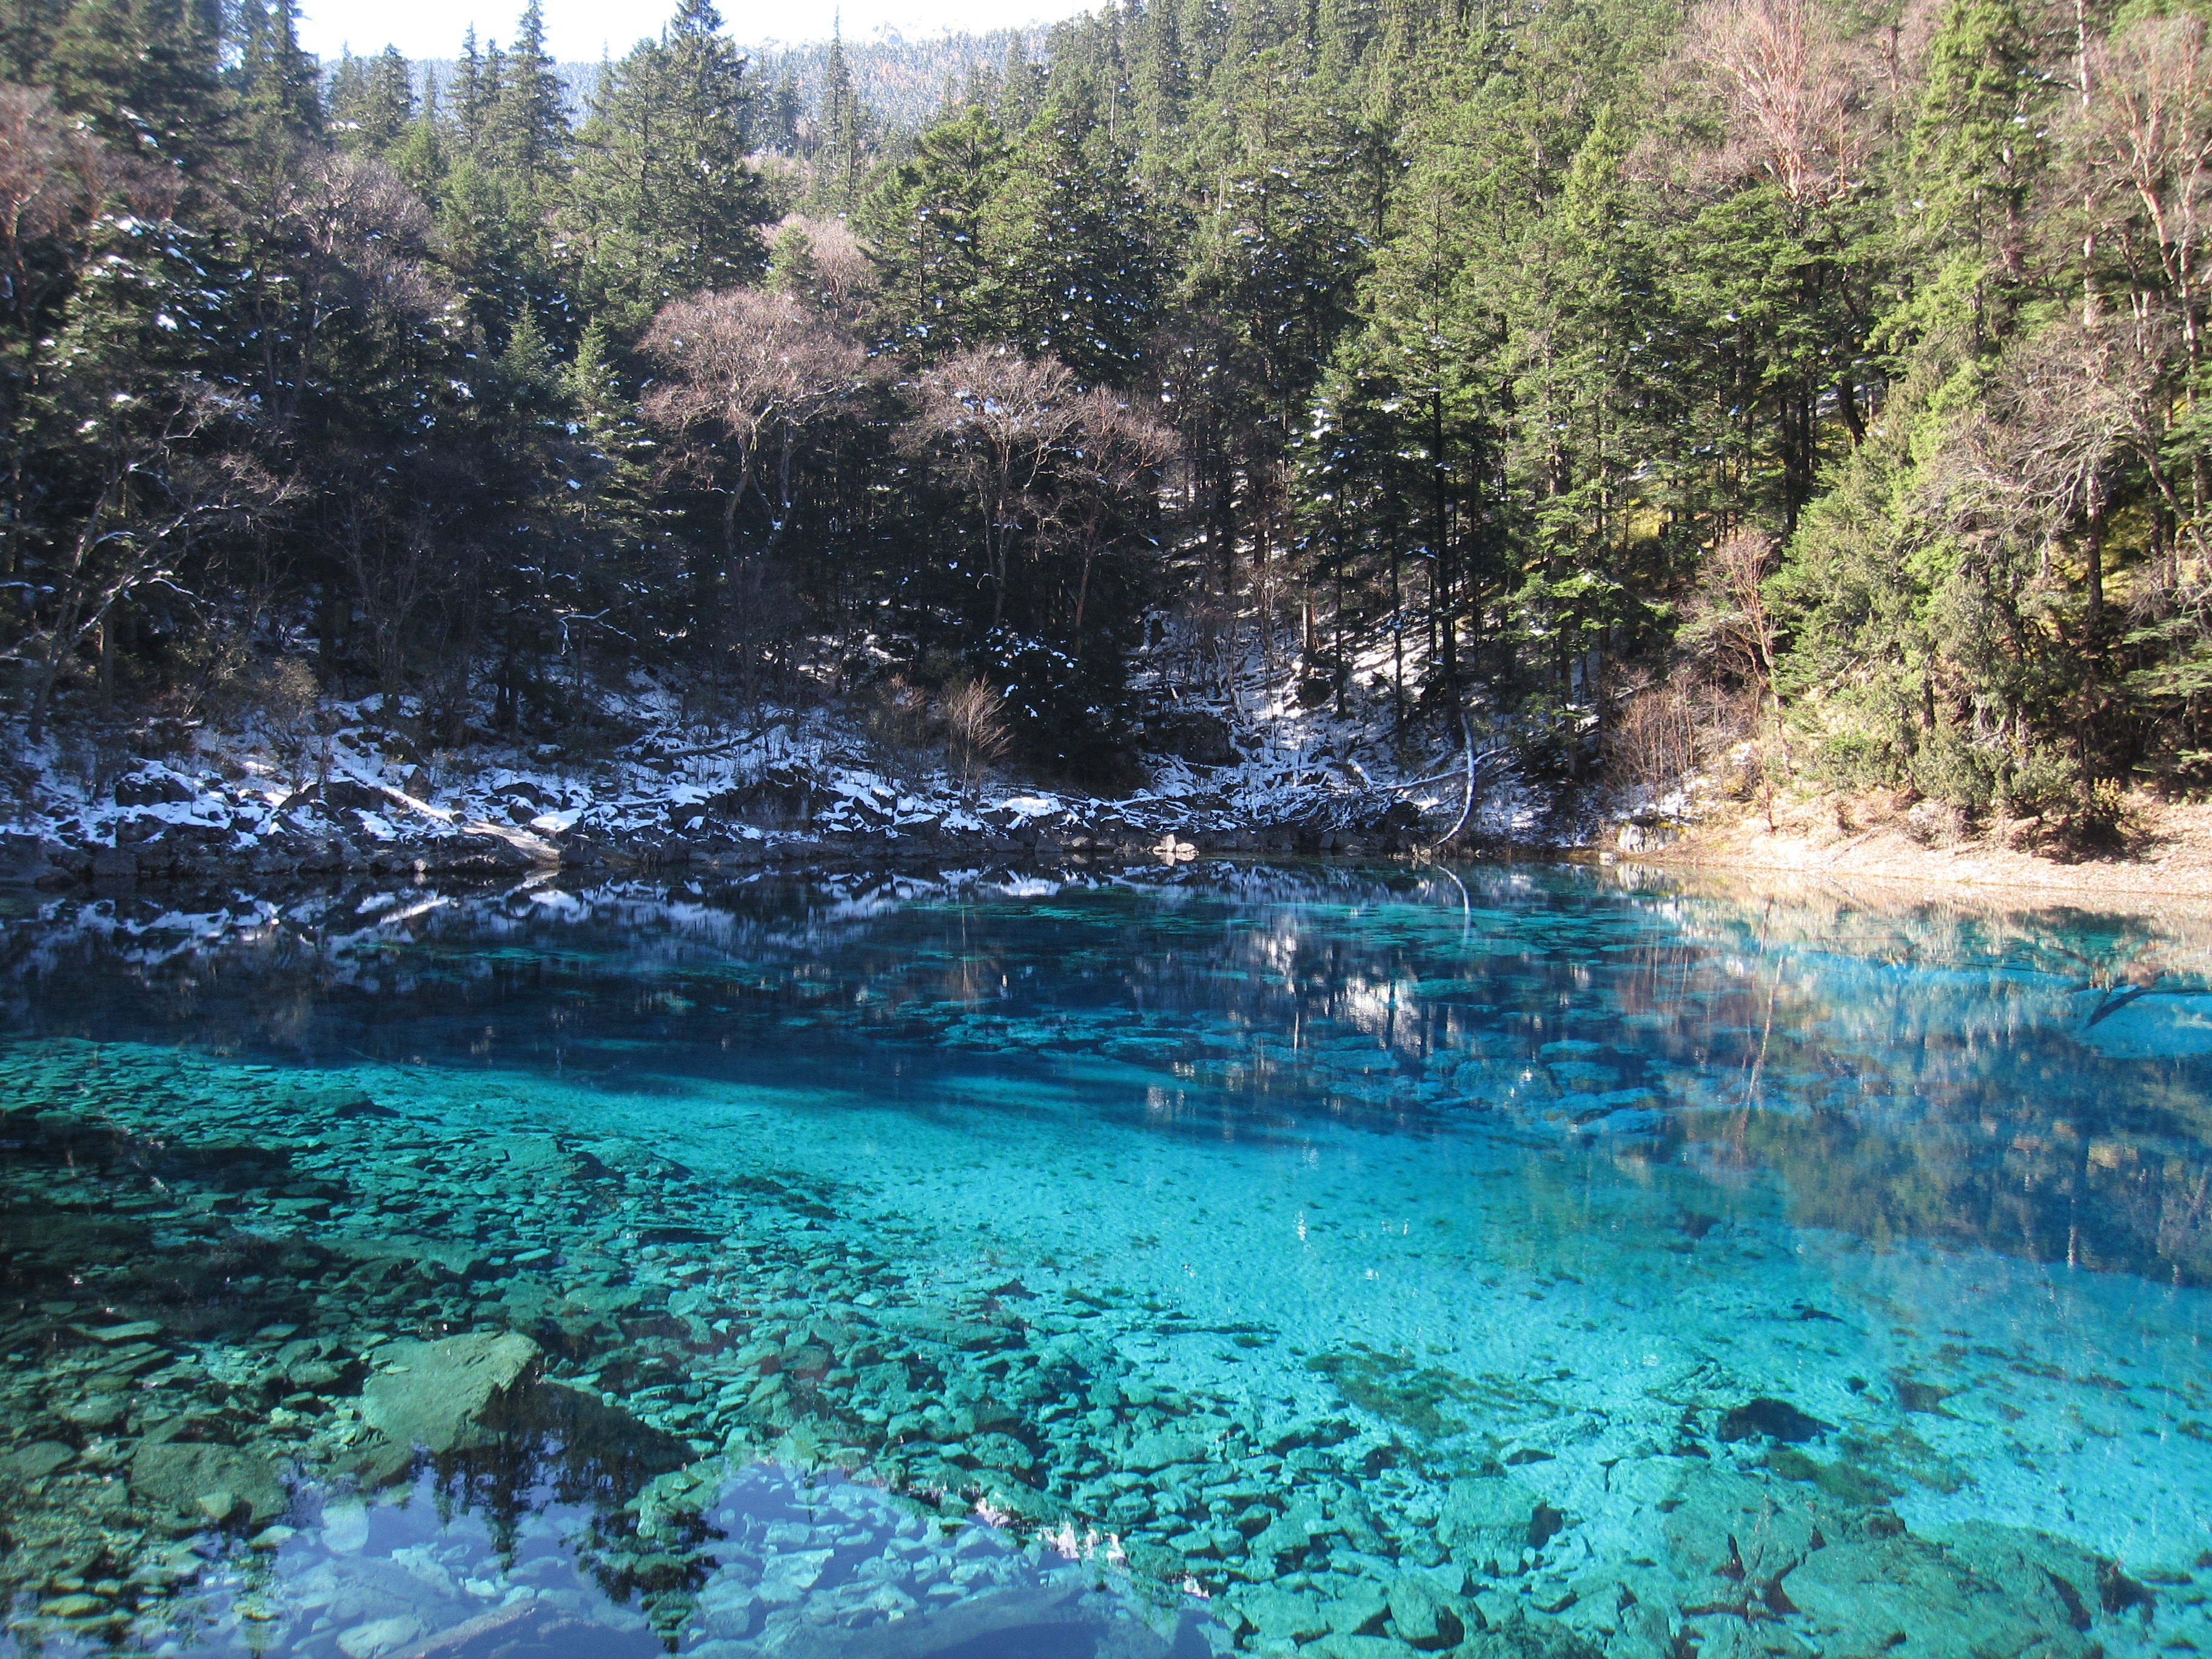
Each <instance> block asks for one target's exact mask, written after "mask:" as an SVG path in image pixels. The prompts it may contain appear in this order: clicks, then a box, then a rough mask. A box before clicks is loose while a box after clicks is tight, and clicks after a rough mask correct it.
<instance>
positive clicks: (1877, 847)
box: [1623, 791, 2212, 904]
mask: <svg viewBox="0 0 2212 1659" xmlns="http://www.w3.org/2000/svg"><path fill="white" fill-rule="evenodd" d="M1623 856H1625V857H1626V856H1632V857H1634V858H1635V859H1636V860H1638V862H1640V863H1646V864H1660V865H1692V866H1707V867H1735V868H1742V869H1760V870H1788V871H1796V872H1804V873H1808V874H1817V875H1823V876H1835V877H1844V876H1856V877H1863V878H1874V879H1880V880H1885V881H1907V882H1917V883H1936V884H1948V885H1950V886H1954V887H1955V886H1989V887H2019V888H2041V889H2046V890H2056V891H2067V892H2075V893H2083V894H2111V895H2122V894H2125V895H2130V896H2136V897H2145V898H2160V899H2172V900H2173V901H2175V902H2187V903H2191V904H2203V903H2206V902H2212V804H2197V803H2186V802H2174V801H2160V800H2157V799H2154V798H2152V797H2150V796H2148V795H2132V794H2131V795H2129V796H2127V797H2125V798H2124V800H2123V801H2122V802H2121V803H2120V810H2119V811H2118V812H2117V813H2116V814H2115V815H2114V818H2113V821H2112V823H2111V825H2110V827H2109V829H2105V830H2103V831H2102V832H2101V833H2100V834H2098V835H2095V836H2087V837H2084V836H2074V835H2067V834H2061V833H2059V832H2058V831H2057V830H2056V829H2054V828H2053V827H2052V826H2050V825H2048V824H2045V823H2042V822H2039V821H2037V820H2027V819H2023V820H2003V819H1999V820H1996V821H1994V822H1990V823H1982V824H1971V823H1967V822H1966V821H1965V820H1964V818H1963V817H1960V815H1959V814H1957V813H1956V812H1955V811H1951V810H1950V809H1947V808H1944V807H1942V806H1941V805H1939V804H1937V803H1934V802H1929V801H1923V800H1920V799H1917V798H1916V797H1914V796H1911V795H1895V794H1891V793H1887V792H1881V791H1877V792H1874V793H1867V794H1858V795H1822V796H1817V797H1814V798H1811V799H1802V800H1792V801H1784V800H1781V799H1778V800H1777V801H1776V802H1775V803H1774V805H1773V808H1772V823H1771V827H1770V825H1769V821H1768V812H1767V810H1766V808H1765V806H1763V805H1760V804H1759V803H1758V802H1755V801H1754V802H1748V803H1744V804H1741V805H1738V804H1735V803H1730V804H1729V805H1728V806H1726V807H1725V808H1723V810H1721V811H1717V812H1715V813H1713V814H1712V815H1711V816H1709V817H1706V818H1705V820H1704V821H1703V822H1702V823H1698V824H1696V825H1694V826H1692V827H1691V828H1690V829H1686V830H1685V831H1684V832H1683V834H1682V836H1681V837H1680V839H1679V840H1678V841H1676V842H1674V843H1673V844H1672V845H1670V846H1668V847H1665V848H1656V849H1652V850H1647V851H1644V852H1640V853H1637V854H1624V855H1623Z"/></svg>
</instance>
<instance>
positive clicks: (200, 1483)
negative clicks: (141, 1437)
mask: <svg viewBox="0 0 2212 1659" xmlns="http://www.w3.org/2000/svg"><path fill="white" fill-rule="evenodd" d="M131 1490H132V1491H133V1492H137V1494H139V1496H141V1497H142V1498H146V1499H148V1500H149V1501H151V1502H154V1503H156V1504H165V1505H167V1507H168V1508H170V1509H173V1510H177V1511H179V1513H182V1514H185V1515H191V1516H194V1517H195V1518H198V1517H200V1516H205V1517H206V1518H207V1519H209V1520H211V1521H215V1522H224V1521H228V1520H231V1519H233V1518H234V1517H235V1516H238V1515H239V1514H240V1512H243V1513H244V1515H245V1516H246V1518H247V1519H249V1520H251V1521H252V1522H254V1523H255V1524H257V1525H258V1524H261V1523H263V1522H268V1521H271V1520H274V1519H275V1518H276V1516H280V1515H282V1514H283V1512H284V1510H285V1507H286V1498H285V1496H284V1488H283V1486H282V1484H280V1483H279V1481H278V1480H277V1478H276V1469H275V1468H274V1467H272V1466H271V1464H270V1461H269V1460H268V1458H267V1457H265V1456H264V1455H262V1454H261V1453H259V1452H258V1451H255V1450H252V1449H248V1448H245V1447H240V1446H218V1445H204V1444H199V1443H191V1442H185V1441H179V1440H162V1441H149V1442H148V1443H143V1444H142V1445H141V1446H140V1447H139V1448H138V1451H137V1455H135V1456H134V1457H132V1458H131Z"/></svg>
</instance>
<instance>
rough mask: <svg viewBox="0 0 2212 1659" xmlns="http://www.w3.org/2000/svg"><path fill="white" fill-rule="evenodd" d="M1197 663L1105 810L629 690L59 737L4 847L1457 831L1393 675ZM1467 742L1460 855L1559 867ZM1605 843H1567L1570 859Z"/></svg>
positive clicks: (1158, 704) (1502, 773)
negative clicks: (1311, 695)
mask: <svg viewBox="0 0 2212 1659" xmlns="http://www.w3.org/2000/svg"><path fill="white" fill-rule="evenodd" d="M1191 660H1195V659H1194V658H1192V657H1190V656H1189V655H1188V653H1185V655H1184V658H1183V659H1182V666H1181V667H1179V666H1178V659H1177V647H1176V645H1175V642H1174V641H1173V640H1172V639H1171V638H1170V640H1169V641H1168V643H1167V644H1166V645H1165V646H1164V647H1161V648H1160V649H1158V651H1157V652H1156V653H1154V655H1153V658H1152V659H1151V660H1150V661H1149V662H1148V663H1146V665H1140V667H1139V671H1138V674H1137V677H1136V679H1137V684H1136V688H1135V689H1136V690H1137V691H1138V693H1139V696H1140V697H1141V698H1142V699H1144V700H1145V701H1146V702H1147V703H1148V704H1149V705H1150V706H1152V707H1153V708H1156V709H1158V710H1160V711H1162V712H1163V714H1164V719H1161V720H1154V721H1152V723H1151V725H1150V726H1149V727H1148V730H1147V732H1146V741H1148V742H1151V741H1155V739H1157V752H1149V753H1145V754H1144V755H1143V756H1142V764H1143V769H1144V771H1145V773H1146V776H1147V779H1148V781H1146V783H1145V784H1144V785H1143V786H1141V787H1136V788H1133V789H1131V790H1129V791H1127V792H1126V793H1118V794H1115V795H1112V796H1110V797H1108V796H1100V795H1096V794H1091V793H1083V792H1080V791H1072V790H1069V789H1066V788H1054V787H1047V786H1046V785H1044V784H1043V783H1042V781H1039V780H1038V779H1036V778H1033V777H1031V778H1024V777H1021V776H1018V775H1012V774H1010V773H1007V772H1006V771H1004V770H1000V771H994V772H991V773H989V774H987V775H981V776H978V777H975V778H972V779H963V777H962V776H961V775H960V774H959V773H958V771H957V769H955V768H954V767H953V766H952V765H951V763H950V762H949V758H948V757H947V756H946V754H945V752H944V751H943V750H942V749H941V748H940V749H936V750H920V751H911V750H909V751H901V750H895V749H893V748H890V747H888V746H886V745H885V744H882V743H880V742H878V741H876V740H875V739H873V738H871V737H870V736H869V735H868V733H867V730H866V719H865V710H863V709H862V708H858V707H850V706H844V705H841V704H839V703H837V702H830V701H825V702H821V703H819V704H817V705H816V706H813V707H811V708H796V707H780V706H774V705H766V706H761V707H758V708H754V709H752V710H750V711H749V712H748V713H747V714H746V715H745V716H744V718H742V719H739V720H700V719H698V718H696V717H690V716H687V714H686V713H685V711H684V708H683V706H682V705H681V703H680V702H679V701H678V699H677V698H676V697H675V696H673V695H672V694H671V692H670V691H669V690H667V689H666V688H665V687H663V686H661V685H659V684H656V683H654V682H653V681H652V680H650V679H649V678H645V677H643V676H639V677H635V678H633V680H632V681H631V683H630V684H628V685H626V686H623V687H619V688H612V689H609V690H603V691H602V692H600V693H599V696H598V697H597V699H596V701H597V703H598V707H597V708H595V709H594V710H593V711H592V713H593V714H594V716H595V719H594V720H593V726H594V729H596V730H598V731H599V732H610V731H611V732H623V733H625V734H627V735H626V736H625V737H624V738H623V740H621V741H619V742H611V741H608V740H606V739H605V738H600V739H599V740H598V742H597V743H596V744H578V745H575V746H565V747H564V746H563V745H562V744H554V743H547V742H543V741H536V742H533V741H530V740H527V739H518V740H515V741H513V742H511V743H506V744H500V743H490V744H486V743H483V742H477V743H474V744H471V746H470V747H469V748H468V749H466V750H462V751H458V752H456V751H447V750H436V749H435V748H430V747H428V746H427V745H423V744H418V743H417V742H416V741H414V740H413V739H412V738H411V736H410V733H411V732H414V731H415V730H416V729H418V721H419V720H420V716H421V713H422V711H421V709H420V708H419V707H418V706H417V705H416V704H415V702H413V701H412V700H410V699H398V700H396V702H386V700H384V699H381V698H377V697H371V698H364V699H361V700H359V701H353V702H343V701H328V702H325V703H324V704H323V705H322V706H321V708H320V709H319V720H318V721H317V723H316V724H317V726H318V728H319V732H320V733H321V735H314V734H313V732H304V733H303V731H302V728H301V723H300V722H298V721H296V720H295V722H294V723H293V725H292V726H291V727H290V728H289V729H286V730H273V729H270V727H269V726H266V725H264V724H262V723H260V722H258V721H256V720H253V719H252V718H247V719H244V720H240V721H238V722H236V723H234V724H232V725H229V726H214V725H206V726H200V727H198V728H197V729H195V730H193V731H191V732H189V734H187V736H186V738H185V739H184V740H182V741H177V740H174V739H173V740H171V741H170V742H169V743H168V744H167V747H166V750H165V752H161V753H159V754H151V753H146V752H143V750H142V751H141V752H138V753H135V754H134V753H132V752H131V750H130V749H129V746H128V745H127V744H122V743H120V742H118V739H117V738H115V737H114V736H113V735H112V734H105V735H103V734H100V733H97V732H92V731H89V730H86V729H77V730H70V729H69V728H67V727H66V726H62V727H58V728H57V731H56V732H55V734H54V736H53V737H52V738H50V740H49V741H48V742H47V743H46V744H44V745H42V746H41V747H40V748H39V749H38V750H27V749H23V748H19V750H18V752H17V754H16V756H15V768H14V771H15V776H16V778H17V780H18V783H17V790H16V799H15V800H14V801H12V802H0V829H4V830H7V831H10V832H13V833H15V834H16V835H18V836H33V837H36V838H38V839H39V840H40V841H41V842H49V843H58V844H59V845H62V846H65V847H70V848H87V849H92V848H124V847H128V846H133V845H139V844H143V843H145V842H149V841H150V840H155V839H159V840H160V841H161V842H162V844H165V845H166V844H171V843H178V844H185V845H189V846H190V847H191V848H193V849H194V850H195V851H196V852H197V853H198V854H203V855H210V856H213V857H216V858H217V859H221V858H226V857H228V858H233V859H247V860H250V859H251V858H252V855H253V854H255V853H256V852H257V851H258V850H262V849H264V848H270V847H272V846H278V845H283V846H292V845H295V844H298V843H301V842H313V841H314V840H315V839H316V838H318V837H324V838H327V837H331V836H337V837H338V838H340V840H341V841H342V842H344V843H347V844H349V845H353V846H356V847H366V848H374V847H378V846H389V847H404V846H406V845H410V844H413V843H418V842H423V841H426V840H433V839H435V838H438V837H441V836H446V837H451V836H455V835H456V834H457V833H459V832H461V831H465V830H466V831H471V832H472V833H476V834H478V835H483V834H485V833H488V832H487V831H486V830H485V829H484V826H496V827H497V829H498V831H499V833H501V834H502V835H504V836H507V837H508V838H509V839H511V840H512V839H520V840H523V841H532V842H534V844H535V845H537V846H538V847H540V848H542V847H544V845H546V844H548V843H550V844H551V845H554V846H556V847H572V846H573V847H580V846H583V845H585V844H587V843H589V844H594V845H598V846H600V847H603V848H608V849H610V850H611V851H615V852H617V853H619V852H620V851H621V850H622V849H624V848H636V847H640V846H644V845H657V844H660V843H662V842H666V841H667V840H669V839H670V838H675V839H678V840H681V839H683V838H685V837H693V838H696V837H702V836H705V837H710V838H718V839H719V840H720V842H725V843H727V844H730V845H743V844H756V845H757V844H759V843H762V842H769V843H775V842H790V841H797V840H804V839H806V838H810V837H818V836H866V837H867V838H869V839H870V840H872V841H877V842H881V843H883V844H884V846H886V847H887V848H897V847H898V846H899V845H900V843H902V842H906V843H908V845H910V846H913V847H915V848H920V847H921V846H925V845H929V844H933V843H940V842H945V841H947V840H957V838H959V837H962V836H972V837H990V836H1016V837H1018V838H1019V837H1024V836H1034V835H1035V834H1036V833H1038V832H1064V833H1067V834H1071V835H1073V834H1085V835H1090V834H1103V835H1104V836H1109V837H1110V839H1111V840H1112V841H1113V842H1114V843H1115V844H1116V845H1127V844H1130V843H1132V842H1138V843H1141V842H1145V841H1146V839H1147V838H1159V839H1163V840H1168V839H1172V838H1176V837H1181V838H1182V839H1183V840H1185V841H1188V840H1191V839H1193V838H1197V839H1200V840H1205V839H1209V838H1210V839H1212V840H1213V841H1214V842H1223V840H1224V838H1234V837H1237V836H1242V835H1249V834H1251V833H1253V832H1291V831H1295V832H1296V833H1297V839H1298V844H1300V845H1301V846H1305V847H1309V848H1320V849H1321V850H1330V849H1331V848H1332V847H1337V846H1340V845H1341V844H1342V843H1344V842H1347V841H1348V842H1353V843H1355V844H1356V845H1357V846H1358V848H1360V849H1361V850H1383V849H1384V848H1389V849H1390V850H1400V849H1404V848H1414V847H1421V846H1426V845H1429V844H1431V843H1432V842H1435V841H1436V840H1437V839H1438V838H1439V837H1441V836H1443V835H1444V834H1445V833H1446V832H1447V831H1449V829H1450V828H1451V827H1452V825H1453V824H1454V823H1455V822H1456V821H1458V819H1459V818H1460V817H1461V814H1462V807H1463V805H1466V799H1465V790H1466V785H1465V783H1464V781H1463V779H1464V773H1465V764H1466V759H1467V757H1466V752H1465V750H1464V747H1463V746H1462V742H1461V740H1460V738H1459V737H1458V736H1457V734H1446V735H1443V736H1439V734H1438V733H1437V731H1436V730H1435V727H1436V726H1437V722H1436V721H1434V720H1430V721H1427V722H1425V724H1423V725H1420V726H1401V725H1400V724H1399V723H1398V722H1397V720H1395V714H1396V709H1395V706H1394V700H1393V699H1392V698H1391V697H1390V696H1389V695H1388V693H1387V691H1386V690H1384V681H1383V669H1382V668H1381V667H1379V666H1378V665H1376V664H1368V663H1363V664H1361V665H1359V668H1360V673H1361V676H1362V677H1363V682H1362V685H1361V688H1360V689H1359V690H1358V692H1357V694H1356V695H1355V696H1353V697H1352V700H1351V702H1350V705H1349V707H1348V708H1347V709H1346V712H1345V713H1343V714H1339V713H1338V712H1337V711H1336V708H1335V707H1334V702H1323V703H1322V704H1321V705H1320V706H1318V707H1308V706H1306V704H1305V702H1304V701H1302V700H1301V698H1300V697H1299V696H1298V695H1297V690H1298V689H1297V685H1296V684H1294V676H1293V675H1292V673H1291V671H1288V670H1287V669H1285V668H1284V667H1283V666H1281V665H1282V664H1283V663H1284V662H1285V661H1288V660H1290V658H1289V657H1288V656H1287V655H1285V654H1284V653H1277V655H1276V657H1275V659H1274V660H1273V662H1271V661H1270V660H1269V659H1268V653H1266V652H1264V651H1263V650H1261V648H1260V647H1259V646H1258V645H1257V644H1256V643H1255V644H1254V645H1252V646H1251V647H1249V650H1248V651H1247V653H1246V654H1245V658H1244V659H1243V660H1242V661H1238V662H1231V663H1229V664H1227V665H1220V664H1219V663H1218V660H1217V663H1216V666H1215V670H1214V671H1213V672H1212V673H1211V674H1208V675H1206V676H1204V677H1201V678H1193V676H1192V675H1190V674H1189V673H1188V672H1187V671H1184V669H1186V668H1187V666H1188V662H1189V661H1191ZM1177 721H1181V722H1183V729H1182V730H1181V731H1180V732H1178V731H1177V730H1176V726H1175V723H1176V722H1177ZM1193 722H1195V725H1193V724H1192V723H1193ZM1192 730H1195V731H1197V732H1198V733H1199V734H1200V739H1202V740H1201V741H1196V742H1194V741H1193V740H1192V738H1191V736H1190V732H1191V731H1192ZM1470 735H1471V736H1472V738H1473V740H1474V746H1475V749H1476V750H1477V756H1478V787H1477V790H1476V792H1475V799H1474V802H1473V804H1472V807H1471V810H1469V811H1468V813H1467V826H1466V832H1465V838H1467V839H1472V840H1476V841H1481V842H1506V843H1520V844H1526V845H1544V844H1553V845H1556V844H1558V843H1559V841H1560V840H1561V839H1562V836H1561V835H1560V833H1559V811H1558V803H1557V802H1556V801H1555V800H1554V799H1553V797H1552V795H1551V793H1550V792H1548V791H1547V790H1545V789H1542V788H1539V787H1534V786H1533V785H1531V784H1530V783H1529V782H1528V781H1526V780H1525V779H1523V778H1522V776H1521V775H1519V773H1518V771H1517V770H1516V766H1515V763H1514V760H1513V750H1512V748H1511V745H1510V742H1509V741H1508V739H1509V738H1510V733H1509V732H1506V731H1505V730H1504V729H1503V728H1502V727H1501V726H1498V725H1496V724H1494V723H1492V724H1489V725H1485V726H1477V727H1475V728H1474V730H1473V731H1472V732H1471V733H1470ZM1401 803H1405V804H1407V805H1410V807H1411V808H1412V811H1411V812H1408V811H1407V810H1406V806H1405V805H1400V804H1401ZM1394 808H1395V809H1396V810H1395V811H1394V810H1393V809H1394ZM1592 827H1594V826H1593V825H1590V824H1571V825H1569V826H1568V830H1569V835H1568V838H1577V837H1579V836H1582V835H1583V834H1584V833H1585V832H1587V830H1589V829H1590V828H1592Z"/></svg>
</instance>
